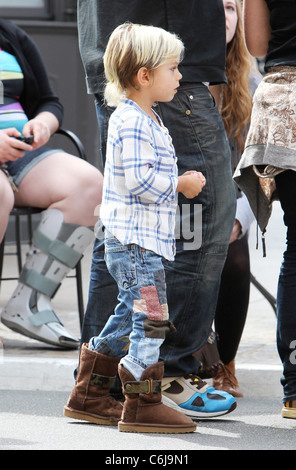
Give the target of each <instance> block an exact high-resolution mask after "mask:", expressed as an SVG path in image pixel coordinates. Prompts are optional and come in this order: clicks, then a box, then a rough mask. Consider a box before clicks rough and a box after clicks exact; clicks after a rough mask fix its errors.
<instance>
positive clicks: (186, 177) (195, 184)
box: [177, 171, 206, 199]
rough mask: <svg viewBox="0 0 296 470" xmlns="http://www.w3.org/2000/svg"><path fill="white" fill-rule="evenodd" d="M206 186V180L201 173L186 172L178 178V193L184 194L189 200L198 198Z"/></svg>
mask: <svg viewBox="0 0 296 470" xmlns="http://www.w3.org/2000/svg"><path fill="white" fill-rule="evenodd" d="M205 184H206V179H205V177H204V175H203V174H202V173H200V172H199V171H186V172H185V173H183V175H181V176H179V178H178V186H177V192H180V193H182V194H184V196H185V197H187V198H188V199H193V198H194V197H196V196H198V194H199V193H200V192H201V191H202V188H203V187H204V185H205Z"/></svg>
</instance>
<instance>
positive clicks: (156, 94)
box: [150, 59, 182, 102]
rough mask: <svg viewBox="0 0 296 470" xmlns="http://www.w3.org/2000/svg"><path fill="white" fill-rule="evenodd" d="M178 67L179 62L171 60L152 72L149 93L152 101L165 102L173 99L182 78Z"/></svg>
mask: <svg viewBox="0 0 296 470" xmlns="http://www.w3.org/2000/svg"><path fill="white" fill-rule="evenodd" d="M178 66H179V61H178V60H177V59H172V60H170V61H168V62H166V63H164V64H163V65H160V66H159V67H158V68H157V69H155V70H153V72H152V73H151V87H150V91H151V93H152V94H153V100H154V101H160V102H167V101H171V100H172V99H173V98H174V96H175V94H176V93H177V88H178V87H179V81H180V80H181V78H182V75H181V73H180V72H179V69H178Z"/></svg>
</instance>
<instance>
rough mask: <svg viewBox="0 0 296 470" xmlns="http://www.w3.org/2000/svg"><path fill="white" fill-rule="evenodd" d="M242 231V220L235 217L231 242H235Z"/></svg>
mask: <svg viewBox="0 0 296 470" xmlns="http://www.w3.org/2000/svg"><path fill="white" fill-rule="evenodd" d="M241 233H242V226H241V224H240V222H239V221H238V220H237V219H235V220H234V224H233V228H232V232H231V236H230V240H229V244H230V243H233V242H235V240H237V239H238V238H239V236H240V235H241Z"/></svg>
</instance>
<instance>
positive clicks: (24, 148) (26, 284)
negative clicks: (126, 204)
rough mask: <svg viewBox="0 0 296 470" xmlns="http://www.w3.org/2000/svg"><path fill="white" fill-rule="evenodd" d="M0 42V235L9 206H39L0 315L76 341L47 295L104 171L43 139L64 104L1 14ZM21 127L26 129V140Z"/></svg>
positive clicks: (12, 323) (67, 342)
mask: <svg viewBox="0 0 296 470" xmlns="http://www.w3.org/2000/svg"><path fill="white" fill-rule="evenodd" d="M0 48H1V49H0V70H1V75H0V78H1V80H2V89H3V90H2V91H3V99H2V102H1V103H0V200H1V205H0V242H1V241H2V239H3V236H4V235H5V232H6V228H7V224H8V220H9V214H10V212H11V210H12V208H13V207H14V206H17V207H21V206H34V207H40V208H43V209H45V210H44V212H42V218H41V222H40V224H39V226H38V227H37V229H36V231H35V232H34V237H33V245H34V247H33V249H32V250H31V252H30V253H29V255H28V257H27V260H26V263H25V265H24V266H23V270H22V273H21V275H20V278H19V283H18V285H17V287H16V289H15V291H14V293H13V295H12V297H11V299H10V300H9V302H8V303H7V305H6V306H5V307H4V308H3V310H2V313H1V321H2V323H3V324H4V325H6V326H7V327H8V328H10V329H12V330H14V331H17V332H18V333H21V334H23V335H25V336H28V337H31V338H35V339H37V340H39V341H43V342H46V343H49V344H53V345H56V346H59V347H64V348H73V347H74V348H76V347H78V346H79V340H78V339H77V338H76V337H75V336H74V335H73V334H72V333H70V332H68V331H67V330H66V329H65V328H64V326H63V325H62V324H61V322H60V320H59V318H58V317H57V315H56V314H55V312H54V311H53V308H52V305H51V298H52V297H53V295H54V294H55V292H56V290H57V288H58V287H59V285H60V283H61V282H62V280H63V279H64V277H65V276H66V275H67V273H68V272H69V271H70V270H71V269H72V268H73V267H75V265H76V264H77V263H78V261H79V259H80V258H81V256H82V254H83V252H84V251H85V249H86V248H87V247H88V246H89V244H90V243H91V242H92V240H93V238H94V237H93V231H92V230H91V229H90V227H92V226H93V225H94V224H95V223H96V217H95V216H94V211H95V207H96V206H97V205H98V204H100V202H101V192H102V183H103V177H102V175H101V173H100V172H99V170H97V169H96V168H95V167H94V166H93V165H90V164H89V163H87V162H86V161H84V160H82V159H80V158H78V157H75V156H73V155H69V154H67V153H65V152H63V151H62V150H56V149H51V148H48V147H46V144H47V142H48V141H49V139H50V137H51V135H52V134H54V133H55V132H56V130H57V129H58V128H59V126H60V125H61V122H62V118H63V107H62V105H61V103H60V102H59V99H58V98H57V96H55V94H54V92H53V90H52V89H51V86H50V84H49V80H48V76H47V73H46V70H45V67H44V64H43V61H42V58H41V57H40V54H39V52H38V50H37V48H36V46H35V44H34V43H33V42H32V40H31V39H30V38H29V36H28V35H27V34H26V33H25V32H24V31H22V30H21V29H20V28H18V27H17V26H16V25H14V24H13V23H11V22H9V21H6V20H2V19H0ZM21 135H23V136H29V135H33V136H34V139H33V142H32V144H27V143H25V142H22V141H20V140H18V139H17V138H18V137H20V136H21Z"/></svg>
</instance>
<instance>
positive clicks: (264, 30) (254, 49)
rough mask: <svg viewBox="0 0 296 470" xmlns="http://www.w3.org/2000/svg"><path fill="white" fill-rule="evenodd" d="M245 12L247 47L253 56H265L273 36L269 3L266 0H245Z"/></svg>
mask: <svg viewBox="0 0 296 470" xmlns="http://www.w3.org/2000/svg"><path fill="white" fill-rule="evenodd" d="M243 12H244V28H245V38H246V44H247V48H248V50H249V52H250V54H252V56H254V57H263V56H265V55H266V53H267V49H268V42H269V39H270V37H271V27H270V22H269V19H270V13H269V9H268V6H267V3H266V1H265V0H244V6H243Z"/></svg>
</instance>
